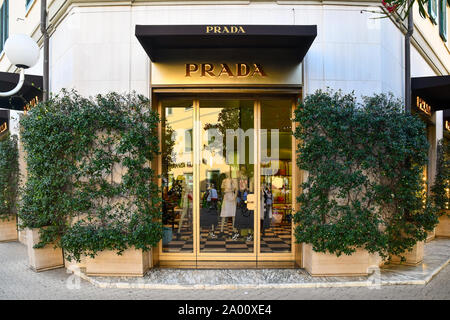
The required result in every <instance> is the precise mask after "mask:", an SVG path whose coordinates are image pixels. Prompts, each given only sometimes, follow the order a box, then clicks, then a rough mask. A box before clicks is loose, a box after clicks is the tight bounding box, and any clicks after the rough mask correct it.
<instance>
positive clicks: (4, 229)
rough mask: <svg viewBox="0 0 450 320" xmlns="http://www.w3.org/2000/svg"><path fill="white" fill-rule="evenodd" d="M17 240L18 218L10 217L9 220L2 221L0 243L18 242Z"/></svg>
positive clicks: (0, 221) (0, 224) (0, 223)
mask: <svg viewBox="0 0 450 320" xmlns="http://www.w3.org/2000/svg"><path fill="white" fill-rule="evenodd" d="M17 239H18V236H17V222H16V217H15V216H10V217H9V220H0V242H3V241H16V240H17Z"/></svg>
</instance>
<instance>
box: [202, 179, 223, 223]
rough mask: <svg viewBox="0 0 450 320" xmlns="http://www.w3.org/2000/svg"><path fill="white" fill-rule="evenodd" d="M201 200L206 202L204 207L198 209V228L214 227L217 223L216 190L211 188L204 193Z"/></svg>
mask: <svg viewBox="0 0 450 320" xmlns="http://www.w3.org/2000/svg"><path fill="white" fill-rule="evenodd" d="M203 198H204V199H205V198H206V201H204V205H203V207H202V208H201V209H200V226H202V227H207V228H209V227H212V226H214V227H215V226H217V225H218V223H219V216H218V211H219V210H218V196H217V190H216V189H215V188H211V189H210V190H208V191H206V193H205V195H204V196H203Z"/></svg>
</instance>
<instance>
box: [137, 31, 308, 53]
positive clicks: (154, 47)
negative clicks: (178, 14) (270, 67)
mask: <svg viewBox="0 0 450 320" xmlns="http://www.w3.org/2000/svg"><path fill="white" fill-rule="evenodd" d="M316 36H317V26H316V25H299V26H293V25H136V37H137V38H138V40H139V42H140V43H141V45H142V47H143V48H144V49H145V51H146V52H147V54H148V56H149V57H150V59H151V60H152V61H153V62H155V61H158V60H159V59H160V58H161V54H160V50H165V49H221V48H228V49H239V48H259V49H264V48H276V49H290V50H294V51H296V52H297V54H298V57H299V60H300V61H301V60H303V57H304V56H305V55H306V53H307V52H308V49H309V47H310V46H311V44H312V43H313V41H314V39H315V38H316Z"/></svg>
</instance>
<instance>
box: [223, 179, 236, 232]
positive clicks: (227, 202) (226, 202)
mask: <svg viewBox="0 0 450 320" xmlns="http://www.w3.org/2000/svg"><path fill="white" fill-rule="evenodd" d="M230 176H231V175H230V174H227V177H226V178H225V179H224V180H223V181H222V194H223V201H222V210H221V212H220V217H221V218H222V221H221V226H220V232H221V233H223V227H224V226H225V220H226V218H227V217H231V218H232V219H233V232H234V233H235V234H236V231H237V230H236V228H235V227H234V221H235V216H236V197H237V185H236V183H235V182H234V180H233V179H232V178H231V177H230ZM234 237H235V236H234V235H233V238H234Z"/></svg>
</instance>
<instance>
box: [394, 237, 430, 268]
mask: <svg viewBox="0 0 450 320" xmlns="http://www.w3.org/2000/svg"><path fill="white" fill-rule="evenodd" d="M424 243H425V241H419V242H417V243H416V244H415V245H414V247H413V248H412V251H407V252H405V253H404V255H403V256H404V257H405V258H406V261H404V262H401V258H400V256H392V257H391V263H393V264H405V265H410V266H413V265H416V264H419V263H421V262H422V261H423V247H424Z"/></svg>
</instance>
